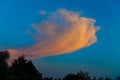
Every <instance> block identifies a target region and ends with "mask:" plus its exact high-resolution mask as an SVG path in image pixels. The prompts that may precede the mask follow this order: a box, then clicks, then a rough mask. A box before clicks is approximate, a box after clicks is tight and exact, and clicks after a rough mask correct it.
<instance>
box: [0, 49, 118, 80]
mask: <svg viewBox="0 0 120 80" xmlns="http://www.w3.org/2000/svg"><path fill="white" fill-rule="evenodd" d="M9 57H10V55H9V52H8V51H7V50H4V51H0V80H112V79H111V78H110V77H100V78H96V77H91V76H90V75H89V73H88V72H83V71H79V72H77V73H76V74H68V75H66V76H65V77H64V78H63V79H61V78H52V77H50V78H49V77H45V78H43V77H42V74H41V73H39V72H38V71H37V70H36V68H35V67H34V65H33V63H32V61H30V60H27V59H25V56H24V55H23V56H20V57H18V59H15V60H14V61H13V63H12V64H11V66H8V63H7V61H8V60H9ZM115 80H120V77H119V76H118V77H117V78H116V79H115Z"/></svg>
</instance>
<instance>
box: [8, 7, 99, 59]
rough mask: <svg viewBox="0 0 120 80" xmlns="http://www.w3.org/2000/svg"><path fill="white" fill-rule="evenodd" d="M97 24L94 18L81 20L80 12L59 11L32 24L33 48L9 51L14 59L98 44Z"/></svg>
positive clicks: (55, 53)
mask: <svg viewBox="0 0 120 80" xmlns="http://www.w3.org/2000/svg"><path fill="white" fill-rule="evenodd" d="M41 13H42V14H44V13H45V12H43V11H42V12H41ZM94 23H95V20H94V19H91V18H85V17H81V16H80V15H79V13H78V12H74V11H69V10H66V9H59V10H57V11H56V12H54V13H52V14H50V15H49V16H48V19H47V20H43V21H42V22H40V23H33V24H32V27H33V29H34V30H35V32H34V33H32V32H31V35H32V36H31V37H33V38H34V39H35V40H36V43H35V44H34V45H32V46H29V47H24V48H23V47H22V48H20V49H12V50H9V51H10V52H11V55H12V56H13V57H16V56H18V55H21V54H25V55H26V56H27V57H28V58H36V57H42V56H51V55H59V54H66V53H70V52H74V51H76V50H79V49H82V48H85V47H88V46H90V45H92V44H94V43H95V42H96V41H97V37H96V35H95V34H96V31H97V30H98V29H99V27H96V26H94Z"/></svg>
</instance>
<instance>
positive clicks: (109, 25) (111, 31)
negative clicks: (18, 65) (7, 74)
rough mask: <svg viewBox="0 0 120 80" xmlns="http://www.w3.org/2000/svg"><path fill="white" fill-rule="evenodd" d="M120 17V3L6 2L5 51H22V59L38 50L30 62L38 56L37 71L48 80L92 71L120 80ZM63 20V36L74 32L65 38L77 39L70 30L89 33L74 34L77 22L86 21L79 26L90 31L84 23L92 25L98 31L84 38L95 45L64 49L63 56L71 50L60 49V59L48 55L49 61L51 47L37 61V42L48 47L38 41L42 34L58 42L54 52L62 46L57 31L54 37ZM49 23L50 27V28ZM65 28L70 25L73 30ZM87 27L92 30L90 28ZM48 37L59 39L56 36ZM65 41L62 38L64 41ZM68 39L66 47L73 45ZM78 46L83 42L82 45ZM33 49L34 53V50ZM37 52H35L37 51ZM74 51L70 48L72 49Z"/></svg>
mask: <svg viewBox="0 0 120 80" xmlns="http://www.w3.org/2000/svg"><path fill="white" fill-rule="evenodd" d="M54 13H55V14H56V15H57V17H56V16H55V15H54ZM119 14H120V1H119V0H99V1H98V0H52V1H51V0H17V1H16V0H0V50H4V49H8V50H9V49H10V50H13V51H16V50H17V53H19V50H21V49H22V50H23V53H25V52H26V53H30V52H31V51H32V50H33V52H32V53H30V54H29V56H30V57H31V56H34V59H33V62H34V64H35V66H36V68H37V69H38V70H39V71H40V72H42V73H43V74H44V75H45V76H55V77H61V76H64V75H65V74H67V73H72V72H73V73H74V72H77V71H79V70H85V71H88V72H89V73H91V74H92V75H95V76H98V75H100V76H102V75H109V76H117V75H120V72H119V70H120V69H119V68H120V63H119V61H120V58H119V56H120V50H119V49H120V32H119V29H120V16H119ZM66 16H67V17H66ZM71 16H73V17H71ZM53 18H57V20H58V22H57V21H55V22H54V19H53ZM71 18H72V19H71ZM83 18H85V20H87V22H86V21H84V20H83ZM74 19H75V21H74ZM59 20H63V21H64V22H63V24H62V28H60V30H64V29H66V28H65V26H66V25H67V26H70V27H69V30H68V29H67V30H68V32H67V31H66V32H65V33H63V34H65V37H66V36H68V35H71V32H70V30H73V31H74V30H78V34H81V33H79V32H81V31H84V30H83V28H82V27H81V28H80V29H79V26H78V27H76V28H73V26H71V25H72V24H75V26H76V22H79V20H80V21H81V23H83V24H77V25H83V27H84V23H85V24H88V23H89V24H90V25H91V26H92V27H90V29H88V30H85V32H86V34H87V36H86V37H87V39H86V38H84V37H81V38H80V40H81V39H82V40H83V41H86V40H87V41H89V40H90V43H89V45H85V44H87V41H86V43H85V44H84V45H83V46H82V47H81V46H79V47H78V46H77V48H74V51H73V50H71V49H69V50H66V49H64V50H63V51H62V48H63V47H65V46H62V48H59V49H60V50H59V51H61V52H60V53H58V50H56V51H54V50H51V51H48V52H49V53H48V54H49V55H50V56H47V55H44V54H45V53H46V52H45V51H44V50H43V49H44V48H46V47H47V46H48V45H46V44H45V45H43V46H42V48H43V49H40V50H42V52H43V53H44V54H42V53H41V54H39V55H33V54H34V53H36V54H38V53H39V51H38V49H39V48H36V45H35V44H36V42H37V44H38V43H39V44H41V43H42V42H41V37H38V36H36V35H41V33H40V32H41V31H43V32H44V33H45V34H47V35H48V36H50V37H51V36H52V37H53V38H50V39H52V40H53V42H52V43H51V44H54V45H53V47H52V48H49V49H53V48H56V47H58V46H56V45H55V43H54V42H55V41H57V39H56V35H54V34H56V33H55V32H56V31H55V32H54V26H55V28H56V27H57V28H59V26H61V23H59ZM71 20H72V21H71ZM48 22H49V24H47V23H48ZM65 23H69V25H68V24H65ZM51 24H52V25H51ZM54 24H56V25H54ZM64 24H65V25H64ZM44 26H48V27H47V28H46V29H45V30H43V29H42V27H44ZM85 27H86V28H88V26H86V25H85ZM98 27H99V28H100V29H99V30H97V29H96V28H98ZM41 29H42V30H41ZM79 30H80V31H79ZM92 31H93V32H94V33H93V34H91V35H92V36H90V37H88V36H89V33H87V32H92ZM48 32H54V33H51V34H50V33H48ZM69 32H70V33H69ZM31 33H32V34H31ZM49 34H50V35H49ZM57 34H59V33H57ZM57 36H58V35H57ZM73 36H76V35H73ZM80 36H81V35H80ZM61 37H62V36H61V32H60V39H61ZM65 37H63V39H62V41H65V40H68V39H69V37H66V38H65ZM64 38H65V40H64ZM91 38H92V40H91ZM42 39H43V40H42V41H44V39H48V41H46V42H48V43H50V42H49V41H50V40H49V38H48V37H47V38H46V37H44V36H42ZM76 40H78V41H79V39H76ZM60 41H61V40H60ZM91 41H92V42H91ZM57 43H59V44H61V43H62V42H61V43H60V42H59V41H58V42H57ZM76 44H79V43H76ZM80 44H81V42H80ZM31 45H32V46H33V47H29V46H31ZM34 46H35V49H33V48H34ZM74 46H75V45H74ZM21 47H22V48H21ZM24 47H25V48H24ZM38 47H41V46H38ZM68 47H71V46H70V45H68V46H67V47H66V48H67V49H68ZM72 49H73V48H72ZM29 50H30V51H29ZM34 51H36V52H34ZM50 52H51V53H50ZM53 52H54V53H53ZM61 53H62V54H61ZM64 53H69V54H64ZM14 54H16V53H14ZM19 54H20V53H19ZM56 54H61V55H56ZM17 56H18V55H17ZM41 56H45V57H41ZM36 57H37V58H36ZM39 57H41V58H39Z"/></svg>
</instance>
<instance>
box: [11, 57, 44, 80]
mask: <svg viewBox="0 0 120 80" xmlns="http://www.w3.org/2000/svg"><path fill="white" fill-rule="evenodd" d="M10 71H11V74H12V76H16V77H18V78H21V79H22V80H23V79H29V80H34V79H35V78H36V80H37V79H39V80H42V74H41V73H39V72H38V71H37V70H36V68H35V67H34V65H33V63H32V61H28V60H26V59H25V56H24V55H23V56H21V57H19V58H18V59H16V60H14V62H13V63H12V65H11V67H10Z"/></svg>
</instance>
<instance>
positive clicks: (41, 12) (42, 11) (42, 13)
mask: <svg viewBox="0 0 120 80" xmlns="http://www.w3.org/2000/svg"><path fill="white" fill-rule="evenodd" d="M39 13H40V14H41V15H46V14H47V12H46V11H44V10H41V11H39Z"/></svg>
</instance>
